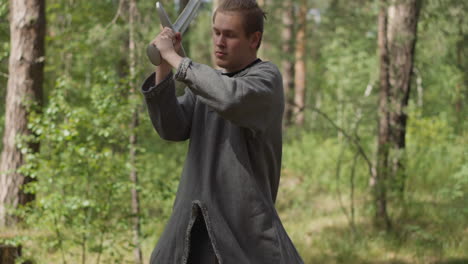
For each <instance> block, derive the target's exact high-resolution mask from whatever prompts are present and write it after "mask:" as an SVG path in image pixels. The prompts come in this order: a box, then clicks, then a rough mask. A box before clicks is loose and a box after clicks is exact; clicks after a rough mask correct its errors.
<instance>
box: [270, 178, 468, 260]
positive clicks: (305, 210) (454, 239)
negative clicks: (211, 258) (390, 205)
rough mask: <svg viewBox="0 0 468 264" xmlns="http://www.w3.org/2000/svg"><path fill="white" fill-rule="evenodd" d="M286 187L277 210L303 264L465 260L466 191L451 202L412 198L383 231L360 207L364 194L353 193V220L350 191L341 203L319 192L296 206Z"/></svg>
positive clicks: (467, 237)
mask: <svg viewBox="0 0 468 264" xmlns="http://www.w3.org/2000/svg"><path fill="white" fill-rule="evenodd" d="M286 181H287V179H286ZM285 187H286V188H284V190H283V191H282V192H281V191H280V194H279V203H278V207H279V208H280V210H279V214H280V217H281V218H282V221H283V225H284V226H285V228H286V230H287V231H288V233H289V235H290V237H291V239H292V240H293V241H294V243H295V245H296V247H297V249H298V251H299V253H300V254H301V256H302V258H303V260H304V263H306V264H313V263H326V264H335V263H348V264H354V263H355V264H367V263H369V264H370V263H375V264H390V263H393V264H409V263H421V264H423V263H424V264H428V263H430V264H462V263H465V264H466V263H468V250H467V249H468V206H467V205H468V194H466V195H465V196H464V197H463V198H462V199H458V200H455V201H452V202H450V203H447V202H440V201H436V200H435V197H431V196H426V197H424V198H421V197H419V198H416V197H412V198H411V200H412V201H411V202H410V203H409V204H408V205H406V209H405V210H404V211H400V212H398V215H399V216H398V217H395V218H397V219H394V220H393V224H392V231H391V232H382V231H378V230H376V229H375V228H373V225H372V222H371V221H370V220H371V219H372V210H371V209H370V208H366V206H364V204H369V201H367V202H366V201H365V200H366V198H363V196H359V195H356V197H358V199H356V200H357V201H355V205H354V206H355V215H356V216H355V217H354V221H351V219H352V217H351V213H350V209H349V207H350V206H349V205H350V203H349V201H348V200H346V197H347V195H349V194H345V193H342V194H341V197H342V202H341V203H340V202H339V201H340V199H339V198H338V195H337V194H336V193H335V194H333V193H320V192H319V191H318V192H317V194H316V195H313V196H310V197H312V199H309V200H308V201H307V202H306V203H308V204H309V205H308V206H307V205H306V204H305V203H303V202H301V203H300V204H297V206H295V205H294V201H293V200H290V201H287V200H286V199H285V200H281V199H284V198H287V199H295V198H296V197H297V196H292V195H288V192H289V194H290V193H291V192H292V187H291V186H288V184H285ZM282 195H283V196H282ZM282 197H284V198H282ZM364 197H365V196H364ZM299 199H300V198H299ZM415 200H418V201H417V202H416V201H415ZM285 205H287V207H285ZM343 205H346V206H343ZM345 212H346V213H345ZM394 214H397V212H394ZM352 222H354V224H353V225H352V224H351V223H352Z"/></svg>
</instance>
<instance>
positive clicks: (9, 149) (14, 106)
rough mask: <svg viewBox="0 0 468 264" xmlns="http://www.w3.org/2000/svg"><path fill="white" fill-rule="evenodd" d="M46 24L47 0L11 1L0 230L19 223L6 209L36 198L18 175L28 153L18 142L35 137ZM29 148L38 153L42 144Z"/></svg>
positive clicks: (0, 174)
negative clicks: (32, 125)
mask: <svg viewBox="0 0 468 264" xmlns="http://www.w3.org/2000/svg"><path fill="white" fill-rule="evenodd" d="M45 23H46V20H45V0H10V36H11V40H10V43H11V52H10V58H9V75H8V76H9V79H8V87H7V95H6V110H5V130H4V135H3V151H2V155H1V161H0V227H1V226H7V225H8V226H10V225H14V224H15V223H16V222H17V221H18V219H16V218H15V217H13V216H11V214H9V213H8V212H7V208H17V207H18V206H19V205H23V204H26V203H27V202H29V201H32V200H33V199H34V195H32V194H30V193H25V192H24V191H23V189H22V187H23V186H24V185H25V184H27V183H28V182H30V181H31V180H32V179H31V178H29V177H27V176H26V175H23V174H21V173H19V172H18V169H19V168H20V167H21V166H23V165H24V163H25V154H24V153H22V152H21V149H20V148H19V147H18V145H17V143H18V141H17V140H18V138H19V137H22V136H27V135H31V134H32V132H31V131H30V130H29V129H28V114H29V113H30V111H31V108H32V107H33V106H34V104H35V105H36V106H39V107H40V106H41V105H42V85H43V78H44V77H43V75H44V53H45V50H44V39H45ZM29 147H30V148H31V150H32V151H33V152H35V151H38V149H39V144H32V145H30V146H29Z"/></svg>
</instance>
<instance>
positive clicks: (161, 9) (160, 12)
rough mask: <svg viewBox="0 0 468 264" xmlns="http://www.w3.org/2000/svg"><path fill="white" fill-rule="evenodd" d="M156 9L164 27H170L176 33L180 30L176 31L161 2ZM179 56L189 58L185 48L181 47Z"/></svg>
mask: <svg viewBox="0 0 468 264" xmlns="http://www.w3.org/2000/svg"><path fill="white" fill-rule="evenodd" d="M156 9H157V10H158V15H159V20H160V21H161V25H163V27H168V28H170V29H172V30H174V31H175V32H177V31H178V30H176V29H175V27H174V26H173V25H172V23H171V20H170V19H169V16H168V15H167V13H166V10H164V7H163V6H162V5H161V4H160V3H159V2H156ZM158 53H159V50H158ZM179 55H180V56H182V57H187V55H185V50H184V47H180V52H179Z"/></svg>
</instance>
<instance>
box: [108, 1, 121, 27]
mask: <svg viewBox="0 0 468 264" xmlns="http://www.w3.org/2000/svg"><path fill="white" fill-rule="evenodd" d="M124 2H125V0H120V1H119V8H118V9H117V13H115V16H114V18H113V19H112V21H111V22H110V23H109V24H108V25H107V26H106V29H108V28H109V27H110V26H111V25H114V24H115V22H117V19H119V17H120V15H121V13H122V9H123V4H124Z"/></svg>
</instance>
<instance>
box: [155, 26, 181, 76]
mask: <svg viewBox="0 0 468 264" xmlns="http://www.w3.org/2000/svg"><path fill="white" fill-rule="evenodd" d="M151 44H152V45H155V46H156V47H157V48H158V50H159V53H160V54H161V57H162V62H161V65H160V66H158V67H156V83H159V82H160V81H162V80H163V79H164V78H165V77H166V76H167V74H169V72H170V70H171V68H172V67H173V68H176V69H177V68H178V67H179V64H180V61H182V57H180V55H179V54H178V53H179V51H180V49H181V47H182V36H181V34H180V33H179V32H174V31H173V30H172V29H170V28H168V27H165V28H164V29H163V30H162V31H161V33H159V35H158V36H157V37H156V38H155V39H154V40H153V41H152V42H151Z"/></svg>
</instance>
